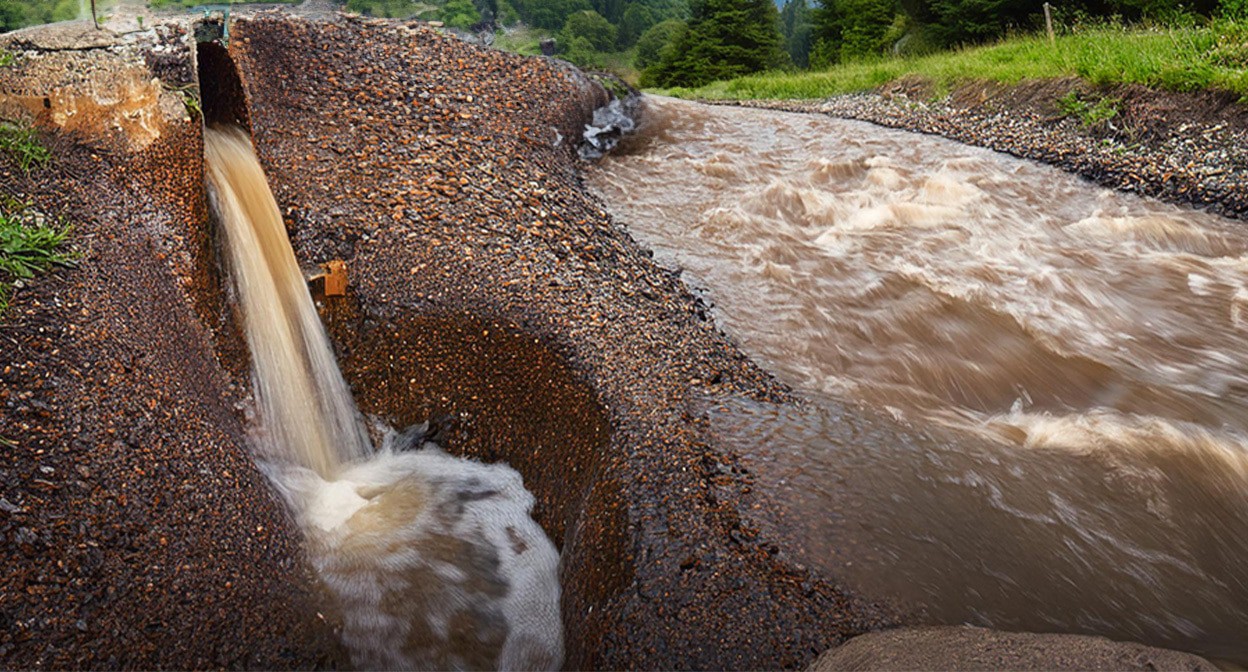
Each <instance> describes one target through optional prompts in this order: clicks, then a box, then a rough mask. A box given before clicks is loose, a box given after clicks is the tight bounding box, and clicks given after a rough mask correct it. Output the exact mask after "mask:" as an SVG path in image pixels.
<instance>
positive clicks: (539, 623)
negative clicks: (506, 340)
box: [204, 127, 563, 669]
mask: <svg viewBox="0 0 1248 672" xmlns="http://www.w3.org/2000/svg"><path fill="white" fill-rule="evenodd" d="M204 141H205V159H206V165H207V171H208V181H209V186H210V193H211V195H212V203H213V209H214V212H215V213H216V214H217V217H218V219H219V220H220V222H221V226H222V229H223V230H224V243H225V245H224V247H225V250H226V253H227V257H228V259H227V261H228V268H229V270H230V275H231V277H232V279H233V285H234V288H235V290H236V298H237V301H238V303H239V305H240V306H241V308H242V312H243V317H244V319H243V322H244V331H245V333H246V335H247V343H248V345H249V347H250V350H251V355H252V363H253V378H254V390H255V400H256V407H257V411H258V413H257V415H258V421H257V423H256V424H257V426H256V428H255V437H254V444H255V450H256V453H257V455H258V457H259V459H260V460H261V461H262V466H263V467H264V468H265V470H266V472H267V473H269V475H270V477H271V478H272V479H273V481H274V482H275V483H276V484H277V486H278V488H279V490H281V492H282V493H283V495H284V496H285V497H286V499H287V501H288V502H289V503H290V505H291V507H292V509H293V511H294V512H295V516H296V518H297V520H298V521H299V523H300V525H301V527H302V528H303V531H304V533H305V536H306V537H307V544H308V552H309V556H310V558H311V560H312V563H313V565H314V566H315V568H316V570H317V572H318V574H319V575H320V577H321V579H322V580H323V581H324V583H325V585H326V586H327V587H328V589H329V591H330V592H331V593H332V594H333V596H334V597H335V598H337V603H338V605H339V607H340V611H341V618H342V622H343V641H344V644H345V645H346V647H347V649H348V651H349V652H350V655H351V658H352V663H353V664H355V665H356V666H357V667H359V668H362V669H556V668H558V667H559V664H560V663H561V661H562V658H563V638H562V624H561V622H560V618H559V584H558V578H557V575H556V574H557V568H558V562H559V557H558V553H557V551H556V550H555V548H554V546H553V545H552V544H551V542H550V540H549V539H547V537H546V536H545V534H544V533H543V531H542V529H541V528H540V527H539V526H538V525H537V524H536V523H535V522H533V520H532V519H531V518H529V511H530V509H531V508H532V505H533V497H532V495H531V494H529V492H528V491H526V490H525V489H524V486H523V484H522V483H521V478H520V475H519V474H518V473H517V472H515V471H514V470H512V469H510V468H509V467H507V466H505V465H486V464H480V463H477V462H472V461H469V460H465V459H460V458H455V457H451V456H449V455H447V454H446V453H444V452H442V451H441V450H440V449H438V447H437V446H435V445H433V444H432V443H428V442H426V441H424V440H423V436H422V434H421V432H420V429H419V428H413V429H409V430H408V431H405V432H403V433H402V434H398V433H395V432H390V433H389V435H388V437H387V439H386V441H385V443H384V444H383V445H382V447H381V448H379V449H377V450H374V449H373V446H372V445H371V443H370V441H369V437H368V433H367V432H366V431H365V428H364V423H363V419H362V418H361V416H360V413H359V411H358V410H357V409H356V407H355V403H354V401H353V400H352V398H351V392H350V389H349V387H348V386H347V384H346V382H345V381H344V380H343V378H342V374H341V373H340V372H339V370H338V365H337V362H336V361H335V359H334V354H333V350H332V349H331V347H330V344H329V339H328V337H327V336H326V333H325V330H324V327H322V325H321V322H320V319H319V318H318V316H317V313H316V310H315V308H314V306H313V303H312V298H311V296H310V295H309V293H308V289H307V282H306V280H305V278H304V275H303V273H302V271H301V270H300V268H299V266H298V264H297V262H296V261H295V256H294V252H293V251H292V250H291V247H290V241H289V240H288V239H287V237H286V230H285V227H284V225H283V223H282V219H281V215H280V212H279V210H278V207H277V203H276V202H275V201H274V199H273V195H272V193H271V192H270V191H269V187H268V183H267V181H266V180H265V176H264V172H263V170H262V169H261V167H260V164H259V162H258V161H257V159H256V155H255V152H254V150H253V148H252V145H251V141H250V139H249V138H248V136H247V134H246V133H245V132H244V131H242V130H241V129H239V128H237V127H214V128H209V129H207V130H206V132H205V137H204Z"/></svg>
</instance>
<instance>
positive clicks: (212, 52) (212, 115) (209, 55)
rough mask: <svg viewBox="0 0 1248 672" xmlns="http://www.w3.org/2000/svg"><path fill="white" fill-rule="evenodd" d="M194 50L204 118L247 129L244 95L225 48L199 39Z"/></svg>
mask: <svg viewBox="0 0 1248 672" xmlns="http://www.w3.org/2000/svg"><path fill="white" fill-rule="evenodd" d="M197 53H198V61H199V91H200V98H201V104H202V105H203V110H204V122H205V123H207V124H237V125H239V126H242V127H243V128H245V129H247V130H248V132H250V131H251V119H250V116H249V115H248V114H247V97H246V95H245V94H244V93H243V84H242V81H241V80H240V79H239V77H238V69H237V68H236V67H235V66H234V61H233V59H231V58H230V54H229V52H228V51H226V49H225V47H223V46H221V44H220V43H218V42H200V43H199V45H198V47H197Z"/></svg>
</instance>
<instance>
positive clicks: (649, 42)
mask: <svg viewBox="0 0 1248 672" xmlns="http://www.w3.org/2000/svg"><path fill="white" fill-rule="evenodd" d="M684 32H685V22H684V21H681V20H679V19H668V20H666V21H663V22H661V23H656V24H654V25H653V26H650V29H649V30H647V31H646V32H644V33H642V35H641V37H640V38H638V39H637V56H636V57H635V58H634V59H633V65H634V66H636V67H637V69H638V70H645V69H646V68H649V67H650V66H653V65H658V63H659V61H660V60H661V58H662V54H663V49H664V48H666V47H667V46H668V45H670V44H671V43H672V42H674V41H675V40H676V39H677V38H678V37H679V36H680V35H681V34H682V33H684Z"/></svg>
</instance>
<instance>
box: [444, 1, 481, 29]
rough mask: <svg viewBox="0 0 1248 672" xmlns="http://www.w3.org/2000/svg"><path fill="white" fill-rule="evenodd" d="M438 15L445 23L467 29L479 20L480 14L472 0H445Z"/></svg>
mask: <svg viewBox="0 0 1248 672" xmlns="http://www.w3.org/2000/svg"><path fill="white" fill-rule="evenodd" d="M438 16H439V17H441V21H442V22H443V23H445V24H446V25H448V26H450V27H452V28H459V29H461V30H468V29H469V28H471V27H472V26H474V25H476V24H477V23H478V22H480V21H481V14H480V12H478V11H477V7H476V5H474V4H472V0H447V3H446V4H445V5H442V9H441V11H440V12H438Z"/></svg>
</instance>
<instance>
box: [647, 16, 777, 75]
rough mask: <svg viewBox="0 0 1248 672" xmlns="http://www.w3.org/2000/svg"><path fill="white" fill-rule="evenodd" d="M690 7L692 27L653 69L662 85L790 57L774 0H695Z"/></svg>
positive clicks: (746, 71) (763, 65) (734, 72)
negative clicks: (782, 38) (783, 40)
mask: <svg viewBox="0 0 1248 672" xmlns="http://www.w3.org/2000/svg"><path fill="white" fill-rule="evenodd" d="M691 10H692V16H691V17H690V18H689V25H688V28H687V29H686V30H685V31H684V33H683V34H682V35H681V36H680V37H679V38H678V40H677V42H676V43H675V44H674V45H672V48H671V49H669V50H665V53H664V55H663V58H662V61H661V62H660V63H659V65H658V67H657V68H656V69H655V71H654V80H655V82H656V83H657V84H659V85H660V86H702V85H703V84H707V83H710V82H713V81H715V80H717V79H731V78H733V77H739V76H741V75H746V74H749V73H752V72H761V71H763V70H768V69H771V68H776V67H780V66H781V65H783V64H784V63H785V62H786V61H787V58H786V56H785V53H784V50H783V49H782V45H781V39H780V31H779V30H778V28H779V23H780V17H779V13H778V12H777V11H776V6H775V5H774V4H773V3H772V1H771V0H694V2H693V4H692V6H691Z"/></svg>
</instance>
